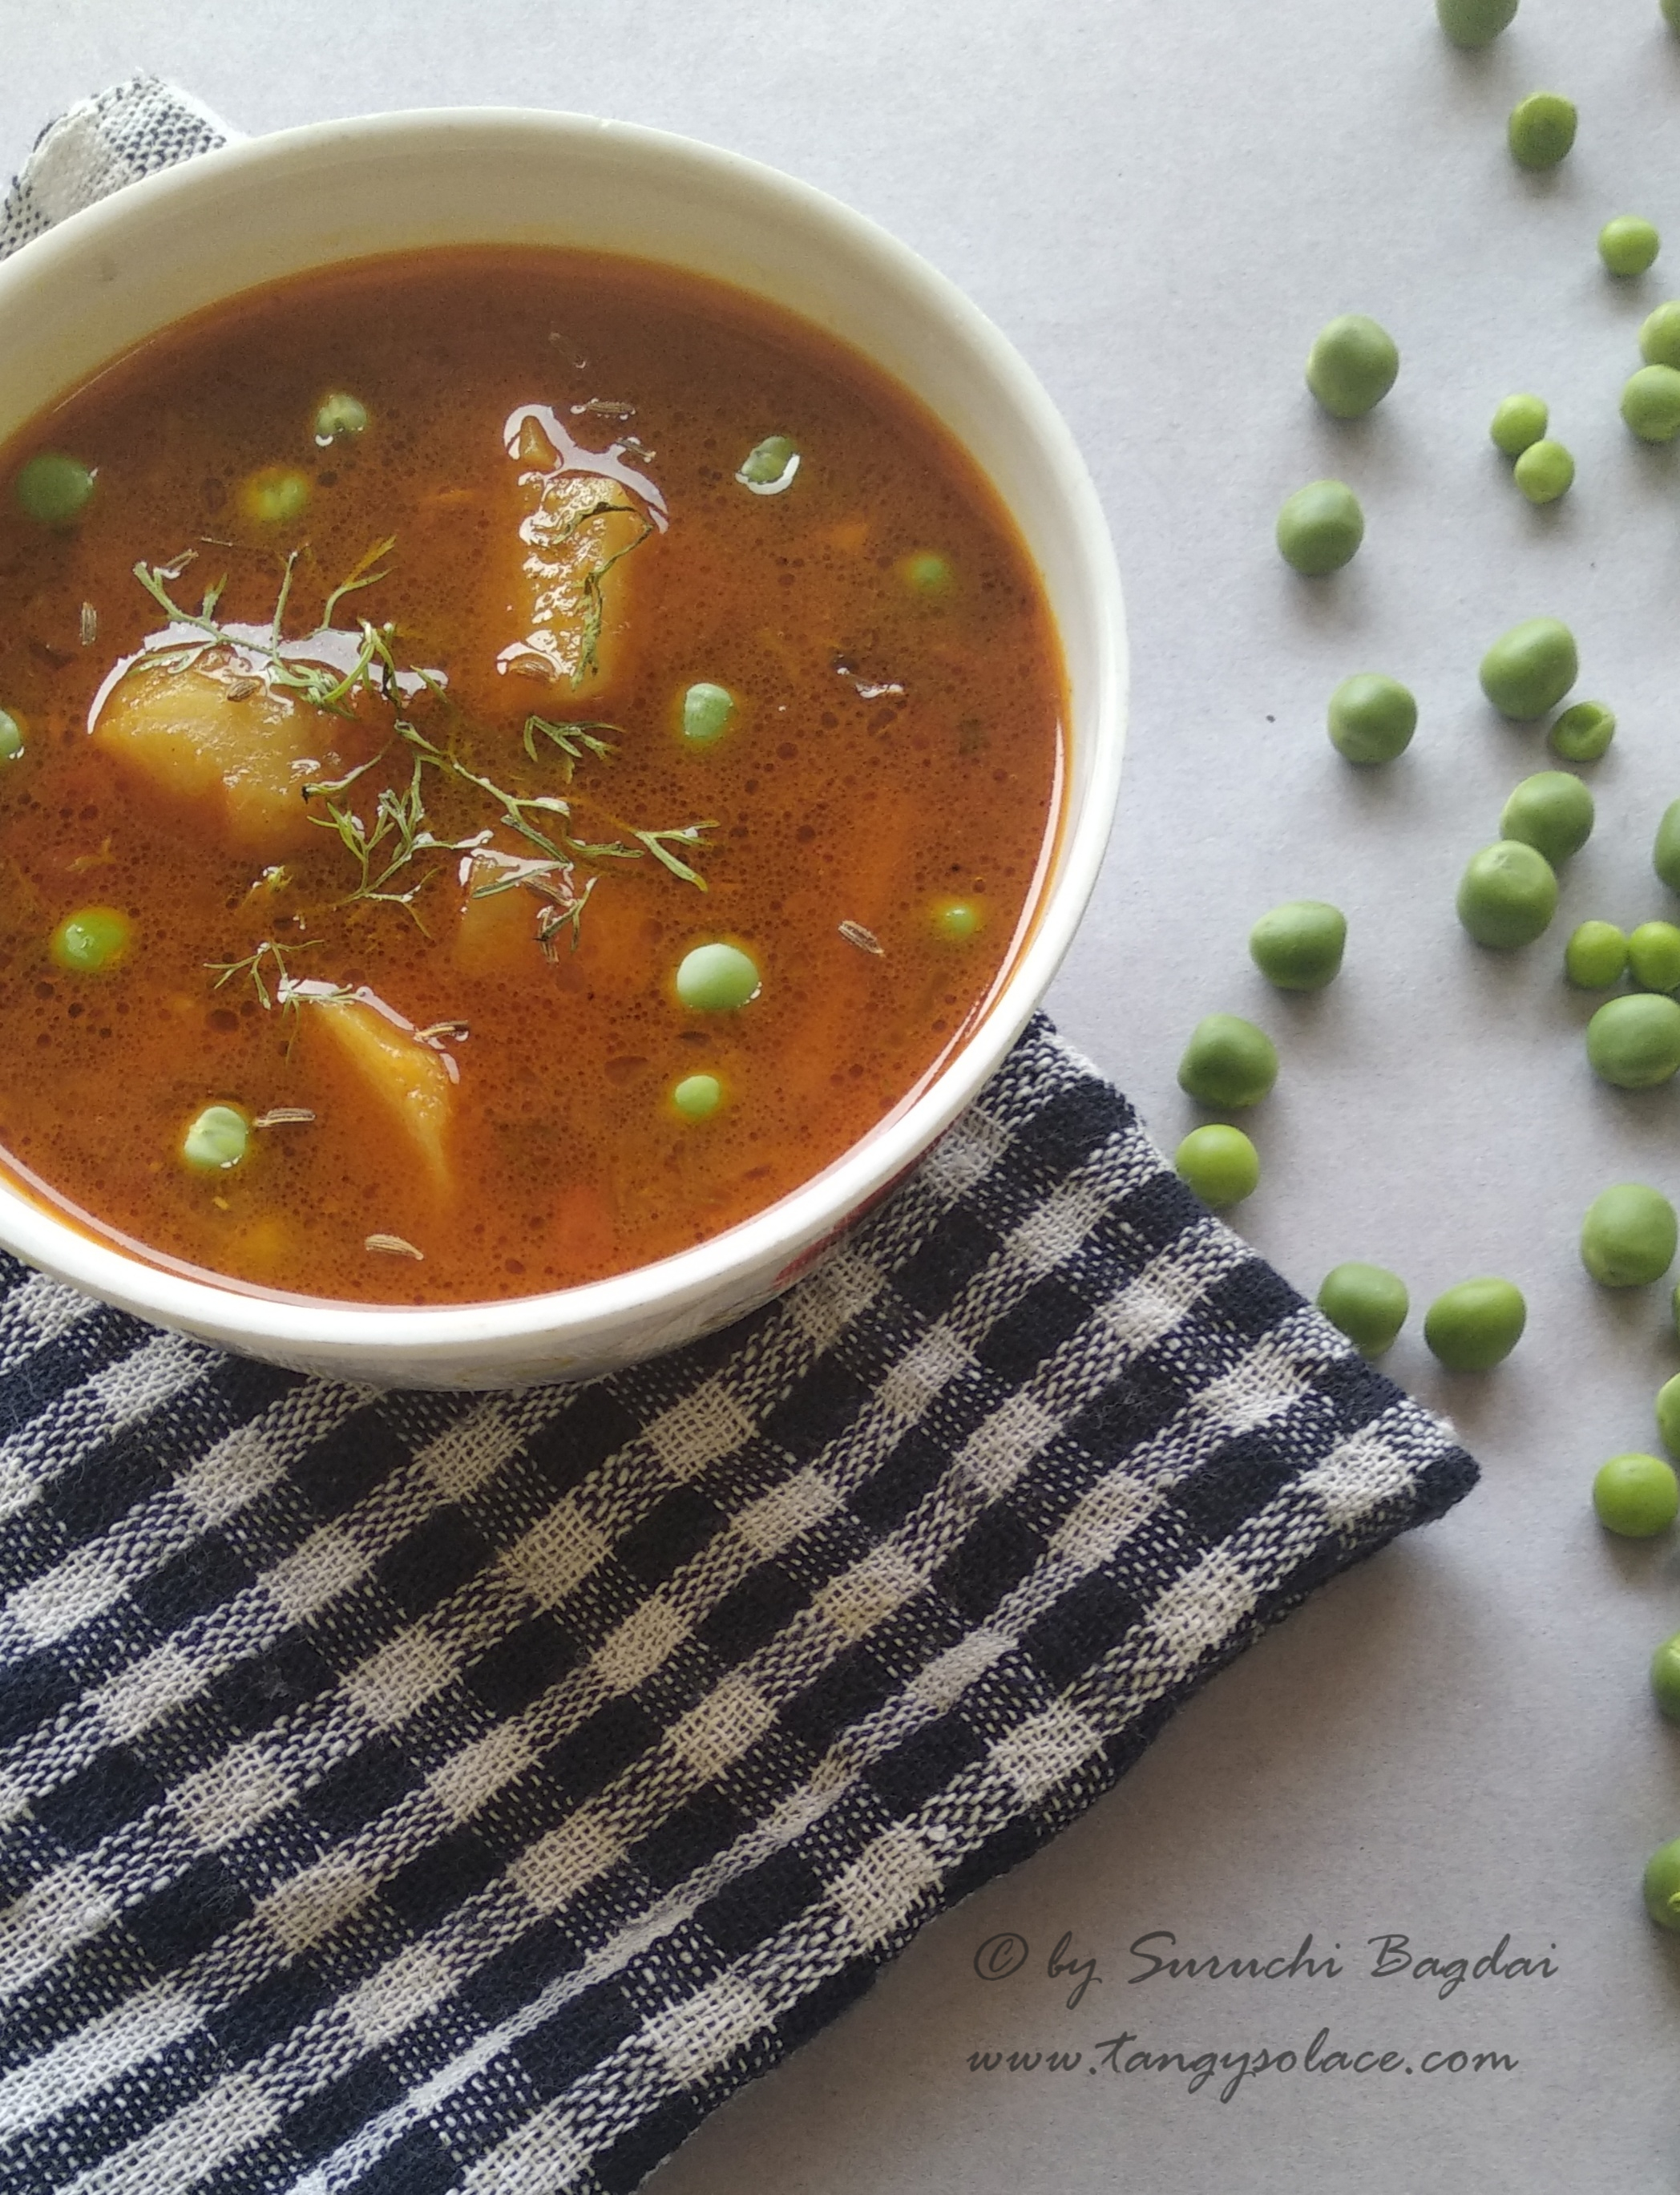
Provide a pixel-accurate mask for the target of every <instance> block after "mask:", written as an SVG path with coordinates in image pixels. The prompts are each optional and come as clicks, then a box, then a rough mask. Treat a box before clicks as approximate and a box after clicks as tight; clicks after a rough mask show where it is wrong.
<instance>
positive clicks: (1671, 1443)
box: [1656, 1373, 1680, 1455]
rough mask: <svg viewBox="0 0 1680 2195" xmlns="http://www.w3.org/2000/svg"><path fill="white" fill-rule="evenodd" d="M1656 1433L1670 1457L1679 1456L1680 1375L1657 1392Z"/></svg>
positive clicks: (1665, 1382) (1665, 1381) (1665, 1383)
mask: <svg viewBox="0 0 1680 2195" xmlns="http://www.w3.org/2000/svg"><path fill="white" fill-rule="evenodd" d="M1656 1419H1657V1431H1658V1432H1660V1434H1661V1435H1662V1444H1663V1446H1664V1447H1665V1448H1666V1449H1667V1450H1668V1452H1669V1454H1670V1455H1680V1373H1677V1374H1676V1375H1675V1377H1674V1378H1673V1379H1672V1380H1664V1381H1663V1383H1662V1385H1661V1386H1660V1387H1659V1388H1658V1390H1657V1401H1656Z"/></svg>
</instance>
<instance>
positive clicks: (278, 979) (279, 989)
mask: <svg viewBox="0 0 1680 2195" xmlns="http://www.w3.org/2000/svg"><path fill="white" fill-rule="evenodd" d="M314 947H315V940H314V939H313V938H310V939H306V940H305V941H304V942H302V944H298V945H277V944H275V942H274V941H273V938H272V937H265V938H264V939H263V941H262V943H261V944H260V945H259V946H258V947H257V948H256V952H255V953H246V955H245V959H243V960H207V961H206V962H205V963H204V965H205V967H206V968H208V969H209V970H210V972H211V974H212V975H214V977H216V981H215V982H214V983H212V984H211V985H210V988H211V989H212V990H213V991H219V990H220V989H221V988H222V985H223V984H224V983H231V982H233V978H234V977H236V976H249V977H250V982H251V988H252V989H253V990H254V991H255V992H256V1002H257V1004H258V1005H260V1006H261V1007H262V1010H263V1011H264V1012H265V1013H266V1012H267V1011H268V1008H269V1007H270V1006H271V1005H273V1003H274V1001H273V999H271V998H270V997H269V995H268V984H267V983H265V982H263V980H262V964H263V962H264V961H265V960H272V961H273V964H274V965H273V985H274V993H275V996H276V997H278V998H279V1000H280V1002H281V1004H282V1005H285V1003H286V1000H285V993H286V990H287V988H288V987H289V986H290V984H291V970H290V969H289V968H288V967H287V966H286V954H287V953H311V952H313V951H314Z"/></svg>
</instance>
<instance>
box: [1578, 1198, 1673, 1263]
mask: <svg viewBox="0 0 1680 2195" xmlns="http://www.w3.org/2000/svg"><path fill="white" fill-rule="evenodd" d="M1677 1247H1680V1221H1677V1219H1676V1218H1675V1216H1674V1207H1673V1206H1672V1205H1671V1203H1670V1202H1669V1201H1668V1199H1667V1198H1666V1196H1665V1195H1663V1194H1662V1191H1661V1190H1656V1189H1648V1188H1647V1186H1646V1185H1645V1184H1644V1183H1643V1181H1619V1182H1617V1183H1616V1184H1615V1185H1614V1188H1611V1189H1603V1190H1600V1191H1599V1192H1598V1194H1597V1196H1595V1197H1594V1198H1593V1200H1592V1201H1591V1204H1589V1205H1588V1207H1587V1208H1586V1215H1585V1218H1583V1219H1582V1221H1581V1263H1582V1265H1585V1267H1586V1269H1587V1270H1588V1272H1590V1273H1591V1276H1592V1277H1593V1279H1594V1280H1595V1281H1597V1282H1598V1283H1599V1285H1600V1287H1601V1288H1648V1287H1649V1286H1650V1285H1651V1283H1652V1282H1653V1281H1660V1279H1661V1278H1662V1276H1663V1275H1664V1274H1665V1273H1666V1271H1667V1270H1668V1269H1669V1267H1670V1266H1671V1265H1672V1264H1673V1263H1674V1253H1675V1250H1676V1249H1677Z"/></svg>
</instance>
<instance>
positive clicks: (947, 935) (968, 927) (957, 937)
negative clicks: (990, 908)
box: [933, 899, 985, 945]
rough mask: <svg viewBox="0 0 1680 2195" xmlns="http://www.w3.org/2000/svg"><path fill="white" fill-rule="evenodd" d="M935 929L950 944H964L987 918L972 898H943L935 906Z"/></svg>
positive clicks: (936, 933)
mask: <svg viewBox="0 0 1680 2195" xmlns="http://www.w3.org/2000/svg"><path fill="white" fill-rule="evenodd" d="M933 919H934V930H935V935H936V936H941V937H942V938H944V939H945V941H946V943H947V944H950V945H964V944H966V943H967V942H968V941H969V938H971V937H973V936H975V934H976V933H977V932H978V930H979V929H980V926H981V923H982V922H983V921H984V920H985V917H984V915H983V914H982V913H981V909H980V908H979V907H977V906H976V905H975V902H974V901H973V900H971V899H942V900H941V901H939V902H937V904H936V905H935V908H934V918H933Z"/></svg>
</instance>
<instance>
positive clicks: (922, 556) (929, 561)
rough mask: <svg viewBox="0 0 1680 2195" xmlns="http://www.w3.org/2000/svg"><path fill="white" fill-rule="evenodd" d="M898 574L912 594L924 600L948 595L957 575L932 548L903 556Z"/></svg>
mask: <svg viewBox="0 0 1680 2195" xmlns="http://www.w3.org/2000/svg"><path fill="white" fill-rule="evenodd" d="M898 575H899V577H900V579H902V580H903V582H904V584H905V585H906V587H908V588H909V590H910V591H911V593H912V595H920V596H923V599H924V600H932V599H934V598H935V597H936V596H940V595H948V594H949V593H950V591H951V589H952V585H953V583H954V581H955V579H956V576H957V575H956V573H954V572H953V571H952V568H951V566H950V564H949V562H947V561H946V558H945V557H943V556H940V555H939V554H938V553H937V551H936V550H932V549H918V550H917V551H916V553H915V554H914V556H906V557H903V558H902V559H901V560H900V563H899V567H898Z"/></svg>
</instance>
